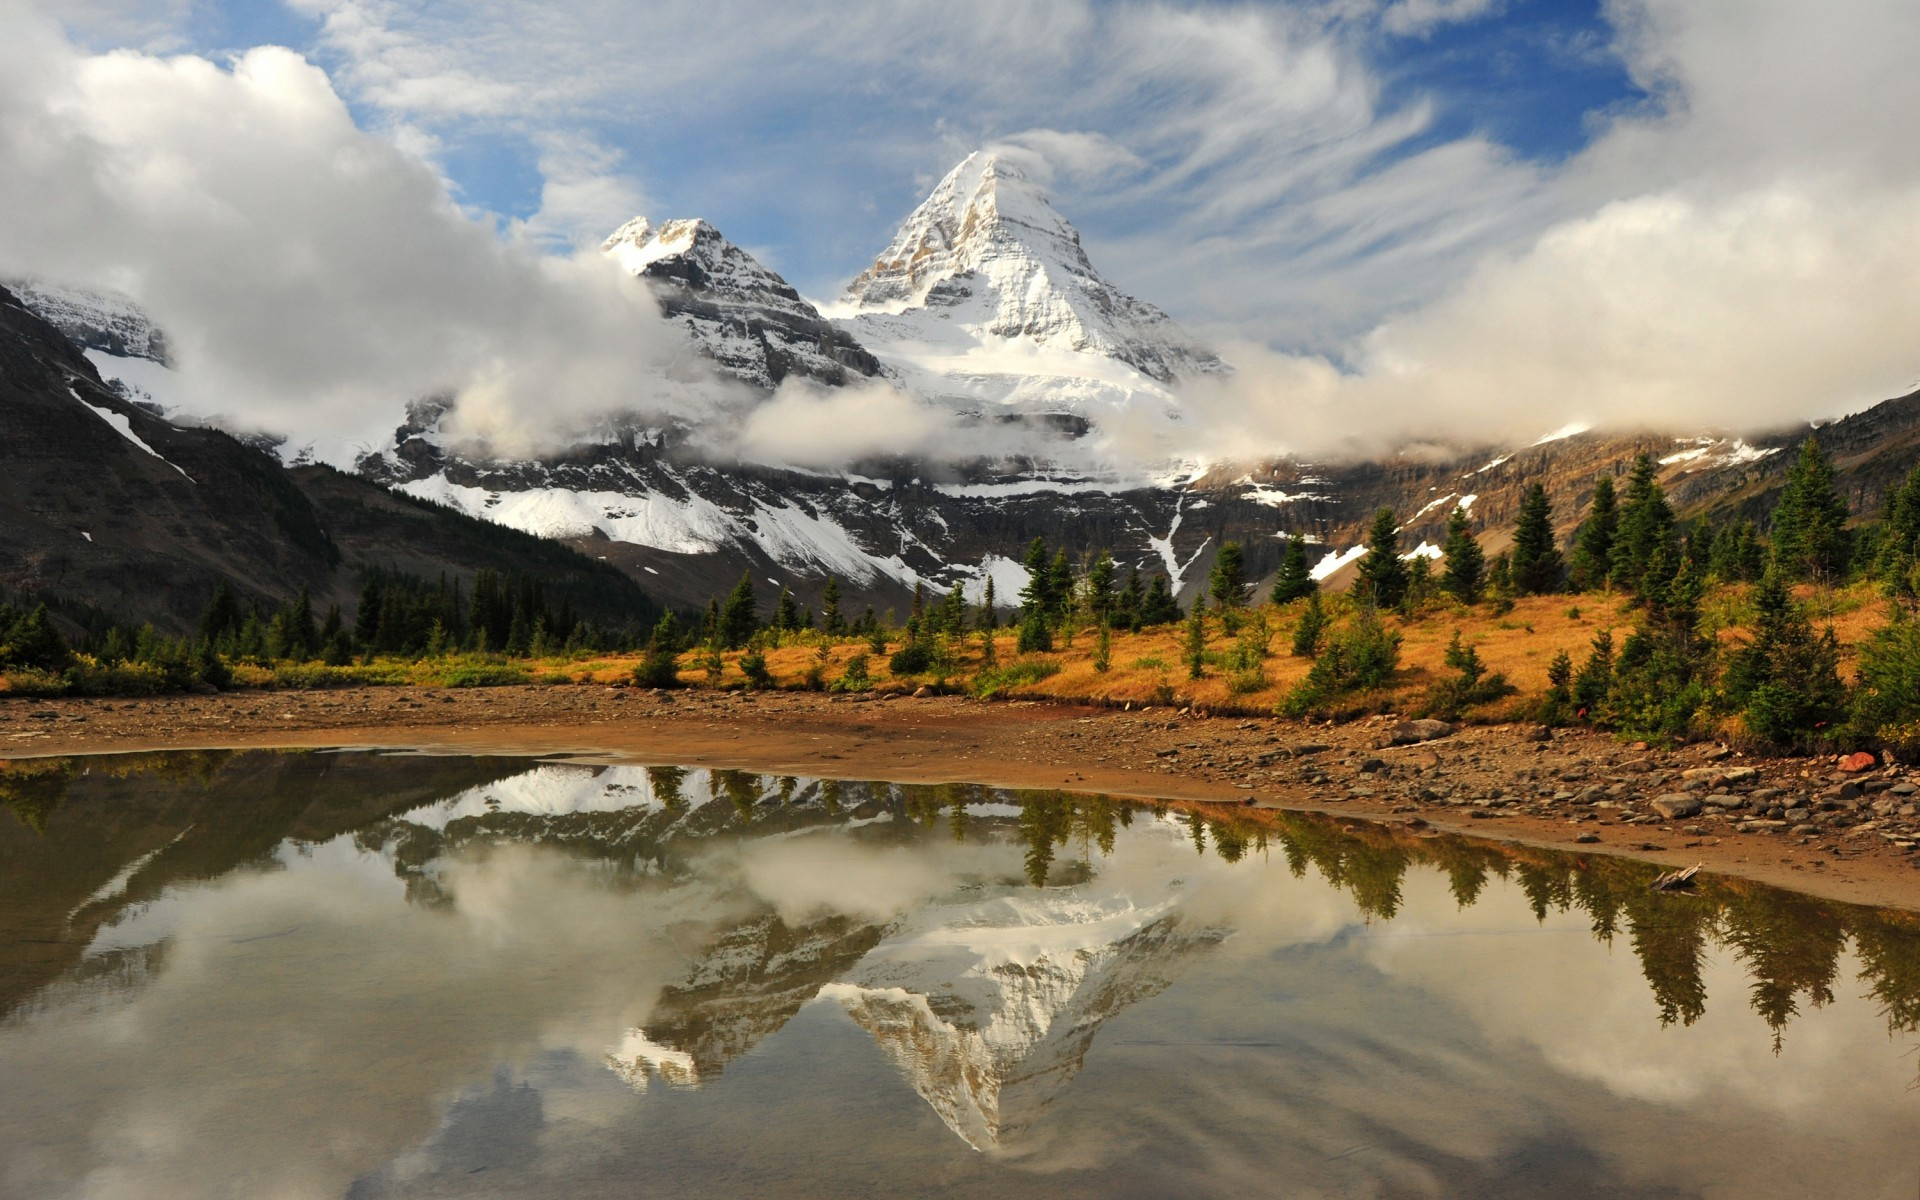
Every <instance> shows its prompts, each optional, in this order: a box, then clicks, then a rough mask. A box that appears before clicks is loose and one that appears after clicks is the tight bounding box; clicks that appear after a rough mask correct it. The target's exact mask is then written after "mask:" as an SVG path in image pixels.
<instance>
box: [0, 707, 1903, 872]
mask: <svg viewBox="0 0 1920 1200" xmlns="http://www.w3.org/2000/svg"><path fill="white" fill-rule="evenodd" d="M1417 725H1418V723H1408V724H1407V725H1405V726H1401V723H1399V722H1396V721H1394V720H1392V719H1390V718H1372V719H1369V720H1365V721H1357V722H1353V723H1351V724H1346V725H1306V724H1301V723H1299V722H1292V721H1285V720H1279V719H1274V718H1246V717H1207V716H1203V715H1197V714H1193V713H1189V712H1184V711H1177V710H1173V709H1168V708H1158V709H1135V710H1125V709H1113V708H1093V707H1082V706H1078V705H1070V704H1051V703H1048V704H1041V703H1035V702H1031V701H1017V700H1016V701H991V702H982V701H975V700H970V699H964V698H960V697H942V696H927V697H895V696H885V697H883V696H879V695H874V694H871V693H869V694H862V695H856V696H825V695H820V694H817V693H805V692H760V693H736V692H714V691H703V690H689V691H678V692H652V691H647V690H643V689H638V688H624V687H603V686H587V685H575V686H556V687H501V688H484V689H435V688H348V689H340V690H336V691H301V692H293V691H289V692H277V691H263V692H238V693H227V694H223V695H218V696H167V697H155V698H148V699H105V700H101V699H74V698H64V699H59V700H35V699H22V698H7V697H0V758H6V757H12V758H22V757H40V756H45V755H68V754H94V753H113V752H123V751H136V750H160V749H194V748H214V747H233V748H239V747H269V746H283V747H289V748H294V747H322V746H381V747H393V748H417V749H426V750H438V751H444V752H459V751H475V752H477V751H482V750H485V751H492V752H504V753H528V754H548V755H550V754H573V755H579V756H584V757H588V758H607V759H623V758H637V759H646V760H650V761H653V762H678V763H682V764H685V765H713V766H730V767H740V768H745V769H757V770H765V771H779V772H782V773H789V774H809V775H821V776H829V777H836V778H857V779H885V780H890V781H896V782H947V781H966V782H973V783H984V784H992V785H997V786H1004V787H1024V788H1061V789H1068V790H1075V791H1090V792H1105V793H1109V794H1114V795H1123V796H1128V797H1138V798H1142V799H1162V800H1167V801H1171V802H1175V803H1180V804H1205V805H1216V804H1232V805H1237V806H1239V807H1241V808H1243V809H1250V810H1252V811H1253V812H1256V813H1257V812H1259V811H1261V810H1273V809H1299V810H1306V811H1317V812H1334V813H1342V814H1348V815H1352V816H1355V817H1364V818H1369V819H1376V820H1384V821H1388V822H1399V823H1402V824H1411V825H1413V826H1415V827H1416V828H1418V829H1423V830H1425V829H1431V830H1446V831H1452V832H1458V833H1463V834H1468V835H1472V836H1478V837H1488V838H1494V839H1498V840H1511V841H1522V842H1527V843H1530V844H1537V845H1545V846H1552V847H1557V848H1563V849H1572V850H1576V851H1586V852H1593V853H1607V854H1622V855H1628V856H1631V857H1634V858H1640V859H1645V860H1648V861H1654V862H1661V863H1666V864H1671V865H1692V864H1693V863H1696V862H1698V863H1703V864H1705V866H1706V868H1707V869H1708V870H1711V871H1716V872H1721V873H1725V874H1733V875H1743V876H1747V877H1750V878H1755V879H1759V880H1762V881H1764V882H1768V883H1773V884H1777V885H1780V886H1785V887H1790V888H1796V889H1799V890H1802V891H1807V892H1812V893H1815V894H1819V895H1825V896H1829V897H1832V898H1834V899H1840V900H1848V901H1851V902H1855V903H1871V904H1880V905H1888V906H1894V907H1901V908H1908V909H1920V870H1916V868H1917V867H1920V854H1916V853H1915V847H1916V846H1920V803H1917V802H1920V770H1912V769H1909V768H1908V767H1906V766H1904V765H1899V764H1885V763H1882V762H1879V761H1873V762H1871V764H1870V765H1869V764H1868V763H1867V762H1866V761H1863V758H1864V756H1857V757H1856V759H1854V760H1851V761H1848V760H1839V759H1836V758H1835V757H1833V756H1831V755H1829V756H1825V757H1820V758H1798V759H1795V758H1772V757H1761V756H1749V755H1742V754H1739V753H1736V752H1733V751H1730V750H1728V749H1727V748H1725V747H1720V746H1713V745H1697V746H1689V747H1682V748H1679V749H1674V750H1663V749H1659V748H1651V749H1649V748H1646V747H1644V746H1630V745H1624V744H1621V743H1619V742H1616V741H1614V740H1612V739H1610V738H1608V737H1605V736H1603V735H1599V734H1594V733H1591V732H1588V731H1584V730H1556V731H1553V732H1552V733H1548V732H1547V731H1545V730H1540V729H1534V728H1528V727H1524V726H1466V727H1463V728H1459V729H1447V730H1445V731H1444V732H1442V731H1441V730H1440V729H1436V728H1433V727H1431V726H1429V727H1427V728H1424V729H1421V728H1417V727H1416V726H1417ZM1396 727H1399V730H1398V735H1397V736H1396V732H1395V731H1396ZM1436 734H1437V735H1438V736H1431V735H1436ZM1396 741H1398V742H1401V743H1403V744H1397V745H1396V744H1393V743H1394V742H1396Z"/></svg>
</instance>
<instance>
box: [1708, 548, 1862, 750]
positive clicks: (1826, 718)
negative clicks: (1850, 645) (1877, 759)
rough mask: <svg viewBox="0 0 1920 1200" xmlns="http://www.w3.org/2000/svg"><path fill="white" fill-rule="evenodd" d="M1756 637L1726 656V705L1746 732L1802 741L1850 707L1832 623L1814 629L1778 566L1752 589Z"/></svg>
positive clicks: (1785, 742) (1789, 742)
mask: <svg viewBox="0 0 1920 1200" xmlns="http://www.w3.org/2000/svg"><path fill="white" fill-rule="evenodd" d="M1753 606H1754V611H1755V619H1754V626H1753V640H1752V641H1751V642H1749V643H1748V644H1747V645H1746V646H1744V647H1742V648H1741V649H1739V650H1737V651H1735V652H1734V653H1733V655H1732V656H1731V657H1730V658H1729V659H1728V662H1727V671H1726V678H1725V693H1724V694H1725V697H1726V702H1727V705H1728V706H1729V707H1731V708H1733V709H1736V710H1738V711H1739V712H1740V714H1741V717H1742V718H1743V720H1744V721H1745V723H1746V727H1747V731H1748V732H1749V733H1751V734H1753V735H1754V736H1755V737H1757V738H1760V739H1762V740H1764V741H1767V742H1771V743H1773V744H1774V745H1778V746H1804V745H1807V744H1809V743H1811V742H1813V741H1814V740H1816V739H1818V738H1820V737H1822V736H1823V731H1829V730H1831V729H1832V727H1833V726H1834V725H1835V724H1836V723H1837V722H1838V721H1839V719H1840V717H1841V715H1842V713H1843V712H1844V711H1845V707H1846V686H1845V685H1844V684H1842V683H1841V682H1840V644H1839V642H1838V641H1836V640H1835V638H1834V635H1833V629H1832V627H1831V626H1829V627H1828V629H1827V631H1826V632H1825V634H1823V635H1816V634H1815V633H1814V632H1813V625H1812V623H1811V622H1809V621H1808V620H1807V616H1806V613H1805V612H1804V611H1803V610H1802V609H1801V607H1800V606H1799V605H1797V604H1795V603H1794V601H1793V597H1792V595H1791V594H1790V593H1789V592H1788V590H1787V585H1786V582H1785V581H1784V580H1783V579H1781V577H1780V574H1779V572H1778V571H1768V572H1767V573H1766V575H1765V576H1764V577H1763V578H1762V579H1761V581H1760V586H1759V587H1757V588H1756V589H1754V593H1753Z"/></svg>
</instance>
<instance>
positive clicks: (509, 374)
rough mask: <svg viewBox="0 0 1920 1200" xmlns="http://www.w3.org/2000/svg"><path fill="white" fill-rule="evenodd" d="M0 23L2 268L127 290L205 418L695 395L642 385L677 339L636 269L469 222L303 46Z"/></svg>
mask: <svg viewBox="0 0 1920 1200" xmlns="http://www.w3.org/2000/svg"><path fill="white" fill-rule="evenodd" d="M16 9H17V6H16ZM6 26H7V29H8V32H9V37H8V38H7V39H6V41H5V43H4V45H3V46H0V162H4V163H6V164H7V169H6V170H5V171H3V172H0V212H4V213H5V214H6V217H7V219H6V220H5V221H4V222H0V272H4V273H9V274H14V273H30V274H39V275H43V276H46V277H48V278H51V279H55V280H61V281H67V282H72V283H76V284H83V285H88V284H91V285H106V286H114V287H118V288H120V289H121V290H124V291H126V292H129V293H130V294H132V295H134V296H135V297H136V298H137V299H139V300H140V301H141V302H142V303H143V304H145V305H146V306H147V307H148V308H149V309H150V310H151V311H152V312H153V314H154V315H155V317H156V318H157V319H158V321H159V322H160V324H161V325H162V326H163V327H164V328H165V329H166V330H167V331H168V334H169V339H170V342H171V343H172V345H173V346H174V348H175V350H176V352H177V357H178V359H179V361H180V364H181V368H182V375H183V379H182V384H183V387H182V389H181V391H182V392H183V393H184V394H185V396H186V397H187V398H190V399H191V403H192V407H193V408H194V409H196V410H197V411H201V412H211V413H222V414H225V415H227V416H228V417H230V418H232V419H233V420H235V421H236V422H237V423H240V424H245V425H250V426H254V427H261V428H267V429H275V430H282V431H292V432H295V433H313V432H319V433H324V434H331V435H333V436H334V437H336V438H340V437H348V438H352V437H361V438H374V437H377V436H379V435H380V434H381V433H383V432H384V431H386V430H390V429H391V428H392V426H393V425H394V424H396V423H397V417H398V415H399V412H400V409H401V407H402V405H404V403H405V402H407V401H408V400H411V399H414V398H417V397H420V396H423V395H427V394H432V393H441V392H454V393H462V394H466V395H470V396H471V397H472V398H473V399H474V401H475V403H474V405H473V407H474V409H475V411H476V413H478V412H480V411H482V410H484V412H485V413H486V414H489V415H488V418H487V421H486V422H484V424H485V425H486V427H487V428H489V429H491V430H492V431H493V432H494V433H495V435H496V436H498V437H500V438H502V439H503V444H512V445H515V446H518V447H521V448H527V447H532V446H537V445H540V444H544V443H547V442H550V441H564V440H565V438H566V436H567V434H568V433H569V432H570V431H571V430H570V426H571V425H573V424H577V423H578V422H580V421H583V420H587V419H591V418H592V417H593V416H595V415H596V414H599V413H603V412H605V411H607V410H608V409H611V408H621V407H643V408H644V407H653V408H658V409H665V410H673V409H675V408H676V407H679V408H684V407H686V406H687V405H689V404H692V403H695V402H696V401H697V399H698V393H699V389H700V383H699V381H698V380H689V381H686V382H684V383H683V384H679V385H668V384H655V383H654V382H652V381H653V380H655V379H657V378H658V377H659V376H660V375H661V373H662V368H661V364H662V363H664V362H665V361H666V360H667V358H668V357H669V356H670V355H671V354H672V353H673V351H674V350H675V349H676V348H677V346H676V345H675V344H674V343H673V342H672V341H671V340H670V339H671V338H672V335H671V334H670V333H669V332H668V331H667V329H666V326H665V324H664V322H662V321H661V320H660V319H659V316H658V311H657V308H656V307H655V305H654V303H653V301H652V299H651V297H650V296H649V295H648V294H647V292H646V291H645V290H644V288H643V287H642V286H641V285H640V284H638V283H637V282H635V281H633V280H631V279H629V278H627V277H625V276H624V275H623V274H622V273H621V272H619V271H618V270H616V269H615V268H613V267H612V265H611V264H608V263H606V262H605V261H604V260H602V259H601V258H599V256H597V255H584V256H580V257H578V258H567V259H555V258H543V257H541V256H539V255H538V254H536V253H534V252H533V251H532V250H530V249H528V248H525V247H522V246H516V245H513V244H510V243H508V242H506V241H503V240H502V239H501V238H500V237H499V236H498V234H497V233H496V231H495V229H494V227H493V225H492V223H491V221H487V220H475V219H470V218H469V217H467V216H465V215H463V214H462V213H461V212H459V211H458V210H457V209H456V207H455V206H454V204H453V203H452V201H451V199H450V197H449V196H448V194H447V191H446V189H445V187H444V185H443V183H442V181H441V180H440V178H439V177H438V176H437V175H436V174H435V173H434V172H433V171H432V170H431V169H430V168H429V167H428V166H426V165H425V164H423V163H422V162H420V161H419V160H417V159H415V158H412V157H409V156H408V155H407V154H406V153H403V152H402V151H400V150H399V149H397V148H396V147H395V146H394V145H393V144H392V143H391V142H389V141H386V140H384V139H382V138H379V137H375V136H373V135H370V134H368V133H366V132H364V131H363V130H361V129H359V128H358V127H357V126H356V125H355V123H354V121H353V119H352V117H351V115H350V114H349V113H348V110H347V107H346V105H345V104H344V103H343V102H342V101H341V99H340V98H339V96H337V95H336V94H335V93H334V91H333V89H332V87H331V85H330V84H329V82H328V79H327V77H326V75H325V74H324V73H322V72H321V71H320V70H319V69H318V68H316V67H314V66H312V65H310V64H309V63H307V62H306V61H304V60H303V59H301V58H300V57H299V56H298V55H296V54H294V53H292V52H290V51H287V50H283V49H276V48H261V49H256V50H252V51H249V52H247V53H246V54H244V55H242V56H241V57H239V58H238V59H236V60H235V61H234V62H233V64H232V65H231V67H230V68H223V67H221V66H217V65H215V64H214V63H211V62H208V61H206V60H204V59H201V58H196V57H191V56H182V57H176V58H157V57H151V56H148V55H144V54H140V53H136V52H132V51H118V52H113V53H109V54H104V55H87V54H84V53H81V52H79V51H77V50H75V49H74V48H73V47H72V46H70V45H69V44H68V43H67V42H66V41H65V39H64V37H63V35H62V34H61V33H60V32H59V30H58V29H57V28H55V27H54V26H53V25H52V24H51V23H50V22H46V21H43V20H40V19H38V18H36V17H35V16H34V15H33V14H32V13H30V12H19V13H18V15H10V16H8V17H7V18H6ZM562 186H564V185H562ZM592 192H593V188H591V187H588V188H587V189H586V192H585V193H583V194H578V195H572V196H569V195H565V194H559V195H556V196H555V197H554V198H553V200H552V204H553V210H554V211H553V212H552V213H551V214H546V213H545V210H543V219H545V220H546V221H547V223H548V225H549V227H552V228H559V227H561V226H562V225H563V224H564V222H565V220H566V219H568V218H572V217H577V216H578V213H579V212H580V211H581V210H583V209H585V208H589V207H591V206H592V205H591V203H590V202H591V201H593V200H596V199H603V198H604V197H600V196H597V195H591V194H586V193H592ZM620 199H622V200H624V199H627V198H624V197H623V198H620ZM477 420H478V418H477V417H476V421H477Z"/></svg>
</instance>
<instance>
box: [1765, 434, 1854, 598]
mask: <svg viewBox="0 0 1920 1200" xmlns="http://www.w3.org/2000/svg"><path fill="white" fill-rule="evenodd" d="M1849 549H1850V546H1849V544H1848V537H1847V503H1846V501H1844V500H1842V499H1841V498H1840V495H1839V493H1838V492H1836V491H1834V487H1833V465H1832V464H1831V463H1829V462H1828V461H1827V456H1826V455H1825V454H1824V453H1822V452H1821V449H1820V442H1819V440H1818V439H1816V438H1813V437H1809V438H1807V440H1806V441H1805V442H1803V443H1801V446H1800V459H1799V461H1798V462H1796V463H1794V464H1793V466H1792V467H1791V468H1789V469H1788V471H1787V484H1786V487H1784V488H1783V489H1781V492H1780V502H1779V503H1778V504H1776V505H1775V506H1774V509H1773V561H1774V564H1775V566H1776V567H1777V568H1778V569H1779V570H1780V571H1781V573H1782V574H1784V575H1785V576H1786V577H1787V578H1788V579H1789V580H1794V579H1811V580H1815V581H1819V582H1832V581H1836V580H1838V579H1839V578H1840V576H1841V575H1842V574H1843V573H1844V572H1845V570H1846V566H1847V557H1848V551H1849Z"/></svg>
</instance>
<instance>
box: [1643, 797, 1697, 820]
mask: <svg viewBox="0 0 1920 1200" xmlns="http://www.w3.org/2000/svg"><path fill="white" fill-rule="evenodd" d="M1653 811H1655V812H1657V813H1659V814H1660V815H1661V816H1663V817H1665V818H1666V819H1667V820H1669V821H1671V820H1674V819H1675V818H1678V817H1691V816H1693V815H1694V814H1695V813H1698V812H1699V811H1700V800H1699V797H1697V796H1689V795H1687V794H1686V793H1684V792H1669V793H1668V794H1667V795H1664V796H1655V797H1654V798H1653Z"/></svg>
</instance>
